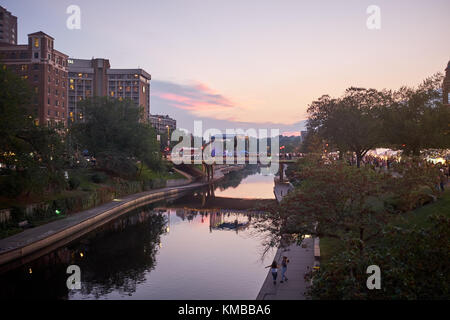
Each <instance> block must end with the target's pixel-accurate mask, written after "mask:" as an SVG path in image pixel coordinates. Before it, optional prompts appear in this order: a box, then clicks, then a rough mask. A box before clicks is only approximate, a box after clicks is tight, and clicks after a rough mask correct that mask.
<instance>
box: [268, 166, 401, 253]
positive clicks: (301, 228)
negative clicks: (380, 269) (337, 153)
mask: <svg viewBox="0 0 450 320" xmlns="http://www.w3.org/2000/svg"><path fill="white" fill-rule="evenodd" d="M302 161H303V162H304V164H303V165H302V166H301V171H300V172H299V173H298V177H297V178H298V179H299V180H301V181H302V183H301V185H300V187H299V188H297V189H296V190H295V191H294V192H292V193H291V194H289V195H288V196H287V197H286V198H285V199H284V200H283V202H282V203H281V205H280V207H279V208H277V209H276V212H277V213H278V219H279V220H280V221H281V226H282V227H281V230H280V233H281V234H298V235H299V238H301V237H302V236H305V235H314V236H317V237H331V238H337V239H340V240H342V241H353V240H354V241H357V242H358V245H359V247H360V249H361V251H362V250H363V249H364V245H365V243H366V242H367V241H368V240H370V239H372V238H374V237H376V236H377V235H378V234H379V233H380V232H381V230H382V228H383V227H384V226H385V224H386V222H387V221H388V219H389V217H390V216H391V211H390V207H389V206H388V205H387V204H385V203H384V202H383V201H379V200H378V199H380V198H381V197H382V196H383V195H384V194H385V193H386V191H387V190H388V189H389V186H390V185H391V184H392V180H393V179H394V178H392V177H391V176H390V175H383V174H379V173H377V172H375V171H373V170H370V169H366V168H361V169H357V168H354V167H350V166H348V165H346V164H345V163H342V162H332V163H329V164H325V163H324V162H323V161H322V160H321V159H311V158H309V159H305V160H302Z"/></svg>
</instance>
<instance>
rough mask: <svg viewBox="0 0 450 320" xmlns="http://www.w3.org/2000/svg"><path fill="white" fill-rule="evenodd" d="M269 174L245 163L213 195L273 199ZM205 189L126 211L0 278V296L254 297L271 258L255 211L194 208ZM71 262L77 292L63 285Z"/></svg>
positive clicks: (109, 297)
mask: <svg viewBox="0 0 450 320" xmlns="http://www.w3.org/2000/svg"><path fill="white" fill-rule="evenodd" d="M273 178H274V177H273V176H271V175H262V174H261V173H260V171H259V169H258V168H257V167H250V168H247V169H245V170H243V171H237V172H232V173H230V174H229V175H228V176H227V177H226V178H225V179H224V180H223V181H221V182H220V183H219V184H218V185H217V186H215V187H214V190H213V194H214V195H215V197H220V198H222V199H227V198H230V199H235V198H241V199H274V193H273V187H274V180H273ZM202 194H203V195H204V194H206V191H202V190H198V191H196V192H195V193H193V194H189V195H187V196H185V197H183V198H180V199H178V200H175V201H172V202H170V203H158V204H154V205H151V206H146V207H143V208H140V209H138V210H135V211H133V212H130V213H127V214H125V215H123V216H121V217H120V218H118V219H117V220H115V221H113V222H111V223H109V224H107V225H104V226H102V227H101V228H99V229H97V230H95V231H94V232H92V233H90V234H88V235H86V236H84V237H83V238H81V239H78V240H76V241H75V242H73V243H71V244H69V245H67V246H65V247H62V248H60V249H58V250H55V251H53V252H51V253H50V254H47V255H46V256H43V257H41V258H39V259H37V260H35V261H33V262H31V263H29V264H27V265H24V266H22V267H20V268H17V269H15V270H12V271H9V272H7V273H4V274H2V275H0V299H4V298H29V299H72V300H82V299H138V300H140V299H161V300H166V299H167V300H173V299H175V300H177V299H193V300H204V299H208V300H211V299H212V300H215V299H255V298H256V296H257V294H258V292H259V290H260V288H261V286H262V284H263V282H264V279H265V277H266V275H267V269H265V266H267V265H269V264H270V263H271V261H272V259H273V257H274V255H275V251H271V252H269V253H267V254H265V255H264V256H263V255H262V252H263V249H264V248H263V246H262V241H263V238H264V234H261V233H256V230H255V229H254V227H253V224H252V222H253V221H254V220H255V219H257V217H258V215H259V214H260V213H258V212H255V211H254V210H236V209H228V208H214V209H204V207H203V206H202V202H201V201H198V206H196V205H194V206H193V205H192V203H193V201H196V200H193V199H198V198H199V195H202ZM208 194H210V192H208ZM187 203H189V206H187ZM194 203H196V202H194ZM69 265H77V266H79V267H80V270H81V283H82V287H81V290H68V289H67V285H66V280H67V278H68V277H69V275H68V274H67V273H66V269H67V267H68V266H69Z"/></svg>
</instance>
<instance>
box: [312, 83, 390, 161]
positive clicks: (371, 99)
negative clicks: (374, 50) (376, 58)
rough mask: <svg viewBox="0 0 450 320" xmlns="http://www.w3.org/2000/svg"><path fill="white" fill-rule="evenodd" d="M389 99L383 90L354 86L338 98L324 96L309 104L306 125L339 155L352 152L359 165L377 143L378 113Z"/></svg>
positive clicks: (379, 129)
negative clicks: (338, 152) (337, 151)
mask: <svg viewBox="0 0 450 320" xmlns="http://www.w3.org/2000/svg"><path fill="white" fill-rule="evenodd" d="M389 101H390V99H389V94H388V93H387V92H380V91H377V90H375V89H364V88H354V87H352V88H349V89H347V90H346V92H345V94H344V96H343V97H341V98H339V99H332V98H330V97H329V96H328V95H325V96H322V97H321V98H319V100H317V101H314V102H313V103H312V104H311V105H310V106H309V108H308V113H309V118H308V127H309V128H310V129H312V130H314V131H315V132H317V133H318V134H319V136H322V137H323V138H324V139H325V140H326V141H327V142H329V143H331V144H332V145H333V146H334V147H335V148H336V149H337V150H339V151H340V154H341V155H342V154H343V153H344V152H345V151H351V152H354V153H355V154H356V161H357V166H358V168H359V167H360V163H361V160H362V158H363V157H364V156H365V155H366V153H367V152H368V151H369V150H371V149H373V148H374V147H376V146H377V145H378V144H380V143H381V139H382V138H381V124H382V123H381V117H380V112H381V110H382V109H383V108H384V107H385V106H386V105H387V104H388V103H389Z"/></svg>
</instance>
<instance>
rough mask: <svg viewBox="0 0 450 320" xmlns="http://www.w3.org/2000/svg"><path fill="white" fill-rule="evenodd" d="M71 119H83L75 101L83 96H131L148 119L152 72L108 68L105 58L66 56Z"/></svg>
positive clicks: (121, 97) (80, 99) (120, 97)
mask: <svg viewBox="0 0 450 320" xmlns="http://www.w3.org/2000/svg"><path fill="white" fill-rule="evenodd" d="M68 61H69V64H68V65H69V115H68V118H69V120H70V121H75V120H76V119H82V118H83V115H82V113H81V112H80V110H79V108H78V103H79V102H80V101H82V100H84V99H86V98H90V97H93V96H96V97H111V98H117V99H119V100H123V99H130V100H132V101H134V102H135V103H136V104H137V105H139V106H141V107H143V109H144V115H145V119H144V120H145V121H148V120H149V119H150V81H151V75H150V74H149V73H147V72H146V71H145V70H143V69H111V65H110V63H109V60H108V59H91V60H84V59H69V60H68Z"/></svg>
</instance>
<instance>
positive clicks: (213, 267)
mask: <svg viewBox="0 0 450 320" xmlns="http://www.w3.org/2000/svg"><path fill="white" fill-rule="evenodd" d="M190 212H191V211H189V210H187V211H185V210H179V209H171V210H169V212H168V214H167V217H168V220H169V223H168V227H169V228H168V230H169V232H168V233H166V234H164V235H163V236H161V244H160V249H159V251H158V253H157V255H156V266H155V268H154V269H153V270H151V271H147V272H145V274H144V278H145V279H143V281H142V282H141V283H139V284H138V285H137V287H136V292H134V293H132V294H128V293H123V294H121V293H120V292H118V291H117V290H114V291H113V292H111V293H109V294H107V295H105V296H102V297H100V299H124V298H128V299H193V300H201V299H255V298H256V296H257V294H258V292H259V290H260V288H261V286H262V283H263V281H264V279H265V276H266V275H267V269H265V268H264V267H265V266H267V265H269V264H270V262H271V260H272V258H273V255H274V254H275V252H271V253H270V254H268V255H267V257H266V258H265V259H264V261H261V250H262V248H261V240H260V239H258V238H255V237H253V236H251V235H250V233H251V232H252V229H251V228H249V229H244V230H240V231H239V232H238V233H236V231H235V230H217V229H211V228H210V227H211V226H215V225H218V224H220V223H222V222H234V221H235V220H238V221H239V222H244V223H245V222H247V221H248V217H247V216H245V215H241V214H226V213H225V214H218V213H212V214H208V215H206V214H205V215H204V216H201V215H200V214H197V215H196V216H194V215H192V214H190ZM183 219H184V220H183ZM69 298H70V299H92V298H93V297H92V296H83V295H81V294H79V293H73V294H70V296H69Z"/></svg>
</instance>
